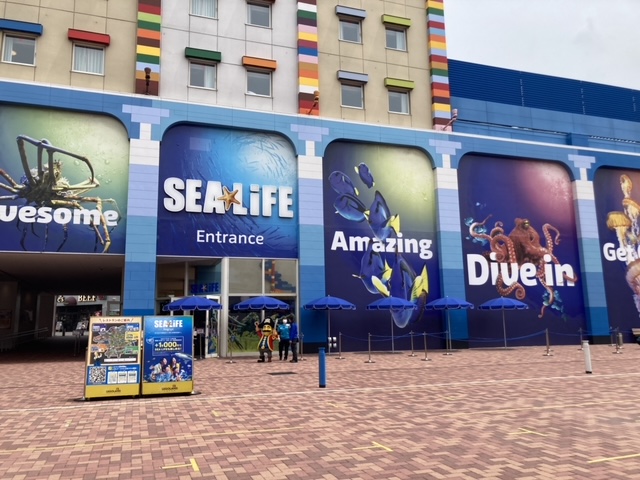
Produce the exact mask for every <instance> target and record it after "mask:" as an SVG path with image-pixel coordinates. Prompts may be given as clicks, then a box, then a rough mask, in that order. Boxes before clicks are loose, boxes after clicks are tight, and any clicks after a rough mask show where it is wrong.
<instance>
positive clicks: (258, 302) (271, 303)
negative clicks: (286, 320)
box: [233, 296, 289, 310]
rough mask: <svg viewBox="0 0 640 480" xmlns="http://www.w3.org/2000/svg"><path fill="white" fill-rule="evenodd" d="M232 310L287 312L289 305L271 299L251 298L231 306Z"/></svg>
mask: <svg viewBox="0 0 640 480" xmlns="http://www.w3.org/2000/svg"><path fill="white" fill-rule="evenodd" d="M233 309H234V310H289V304H288V303H285V302H283V301H282V300H278V299H277V298H273V297H264V296H262V297H252V298H250V299H248V300H245V301H243V302H240V303H238V304H236V305H234V306H233Z"/></svg>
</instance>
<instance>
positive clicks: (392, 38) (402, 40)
mask: <svg viewBox="0 0 640 480" xmlns="http://www.w3.org/2000/svg"><path fill="white" fill-rule="evenodd" d="M386 32H387V48H390V49H392V50H402V51H403V52H406V51H407V31H406V30H405V29H403V28H402V29H398V28H389V27H387V28H386Z"/></svg>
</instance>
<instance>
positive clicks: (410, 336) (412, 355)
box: [409, 332, 416, 357]
mask: <svg viewBox="0 0 640 480" xmlns="http://www.w3.org/2000/svg"><path fill="white" fill-rule="evenodd" d="M409 338H411V355H409V356H410V357H415V356H416V354H415V352H414V351H413V332H409Z"/></svg>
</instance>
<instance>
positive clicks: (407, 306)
mask: <svg viewBox="0 0 640 480" xmlns="http://www.w3.org/2000/svg"><path fill="white" fill-rule="evenodd" d="M415 308H417V306H416V304H415V303H413V302H410V301H409V300H405V299H404V298H400V297H383V298H380V299H378V300H376V301H375V302H372V303H370V304H369V305H367V310H411V309H415Z"/></svg>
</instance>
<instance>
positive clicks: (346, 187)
mask: <svg viewBox="0 0 640 480" xmlns="http://www.w3.org/2000/svg"><path fill="white" fill-rule="evenodd" d="M329 185H331V188H333V189H334V190H335V192H336V193H339V194H341V195H353V196H358V195H359V194H360V193H359V192H358V189H357V188H356V187H355V185H354V184H353V182H352V181H351V178H350V177H349V175H347V174H346V173H343V172H340V171H335V172H333V173H331V175H329Z"/></svg>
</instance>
